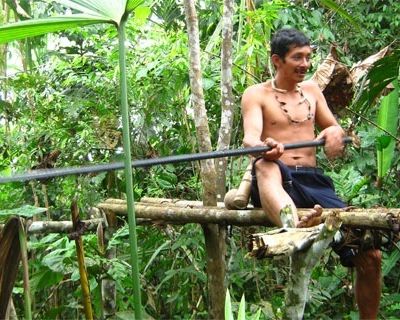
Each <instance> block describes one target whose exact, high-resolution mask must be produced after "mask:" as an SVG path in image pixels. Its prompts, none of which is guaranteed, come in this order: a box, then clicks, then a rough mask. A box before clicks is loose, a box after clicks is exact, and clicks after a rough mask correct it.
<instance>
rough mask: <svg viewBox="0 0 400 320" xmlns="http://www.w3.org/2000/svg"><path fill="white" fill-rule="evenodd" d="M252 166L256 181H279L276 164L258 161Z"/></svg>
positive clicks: (279, 175)
mask: <svg viewBox="0 0 400 320" xmlns="http://www.w3.org/2000/svg"><path fill="white" fill-rule="evenodd" d="M254 165H255V168H256V175H257V179H259V178H262V179H277V178H279V179H281V172H280V169H279V166H278V164H277V163H275V162H273V161H266V160H264V159H260V160H258V161H256V162H255V164H254Z"/></svg>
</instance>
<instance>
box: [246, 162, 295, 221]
mask: <svg viewBox="0 0 400 320" xmlns="http://www.w3.org/2000/svg"><path fill="white" fill-rule="evenodd" d="M254 165H255V166H256V176H257V185H258V190H259V193H260V201H261V206H262V208H263V210H264V211H265V213H266V214H267V215H268V219H269V220H270V221H271V222H272V223H273V224H274V225H276V226H278V227H282V220H281V211H282V210H283V208H285V207H289V208H290V209H291V212H292V214H293V218H292V219H293V220H292V221H293V222H294V224H293V225H296V224H297V223H298V217H297V209H296V206H295V204H294V203H293V200H292V199H291V198H290V197H289V195H288V194H287V192H286V191H285V189H283V186H282V175H281V171H280V169H279V166H278V165H277V164H276V163H275V162H272V161H265V160H263V159H260V160H259V161H257V162H255V164H254ZM288 226H289V225H285V227H288Z"/></svg>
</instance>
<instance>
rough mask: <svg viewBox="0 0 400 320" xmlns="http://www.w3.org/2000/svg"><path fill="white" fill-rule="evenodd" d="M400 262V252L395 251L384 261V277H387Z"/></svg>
mask: <svg viewBox="0 0 400 320" xmlns="http://www.w3.org/2000/svg"><path fill="white" fill-rule="evenodd" d="M399 260H400V251H399V250H398V249H397V250H394V251H393V252H391V253H390V255H389V256H388V257H387V259H384V260H383V265H382V275H383V276H384V277H386V276H387V275H388V274H389V272H390V271H391V270H392V269H393V268H394V267H395V266H396V264H397V262H398V261H399Z"/></svg>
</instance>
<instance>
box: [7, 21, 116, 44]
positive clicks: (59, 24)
mask: <svg viewBox="0 0 400 320" xmlns="http://www.w3.org/2000/svg"><path fill="white" fill-rule="evenodd" d="M101 22H103V23H104V22H111V21H110V20H109V19H106V18H104V17H100V16H98V17H96V16H90V15H83V14H79V15H78V14H76V15H71V16H63V17H54V18H46V19H35V20H25V21H21V22H17V23H11V24H8V25H4V26H0V44H2V43H6V42H10V41H14V40H21V39H25V38H29V37H35V36H40V35H44V34H47V33H50V32H57V31H61V30H65V29H69V28H75V27H80V26H86V25H91V24H95V23H101Z"/></svg>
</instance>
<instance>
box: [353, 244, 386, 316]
mask: <svg viewBox="0 0 400 320" xmlns="http://www.w3.org/2000/svg"><path fill="white" fill-rule="evenodd" d="M381 260H382V255H381V252H380V251H379V250H376V249H373V250H368V251H363V252H360V253H359V254H358V255H357V256H356V257H354V259H353V262H354V265H355V267H356V286H355V296H356V301H357V305H358V309H359V313H360V319H377V316H378V310H379V301H380V297H381Z"/></svg>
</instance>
